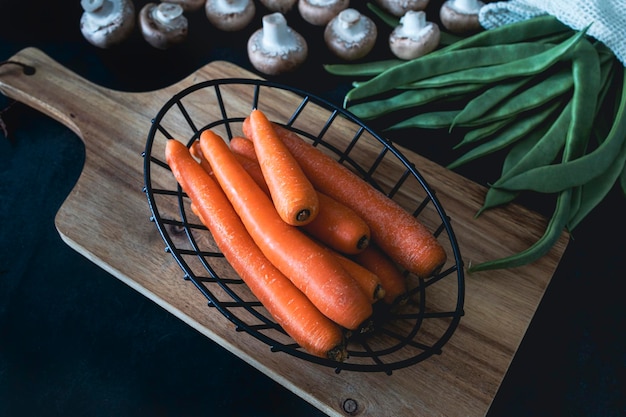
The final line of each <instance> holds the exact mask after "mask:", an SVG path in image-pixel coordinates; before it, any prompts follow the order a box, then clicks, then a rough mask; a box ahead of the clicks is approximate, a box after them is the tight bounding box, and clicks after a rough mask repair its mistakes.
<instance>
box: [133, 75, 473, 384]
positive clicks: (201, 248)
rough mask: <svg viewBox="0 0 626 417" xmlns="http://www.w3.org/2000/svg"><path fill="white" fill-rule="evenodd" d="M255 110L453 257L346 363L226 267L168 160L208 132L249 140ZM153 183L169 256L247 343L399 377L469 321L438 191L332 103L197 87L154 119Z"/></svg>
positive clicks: (286, 92)
mask: <svg viewBox="0 0 626 417" xmlns="http://www.w3.org/2000/svg"><path fill="white" fill-rule="evenodd" d="M254 108H258V109H260V110H262V111H263V112H264V113H265V114H266V116H267V117H268V118H269V119H270V120H272V121H274V122H276V123H279V124H281V125H283V126H285V127H286V128H288V129H290V130H292V131H294V132H296V133H297V134H299V135H300V136H301V137H302V138H303V139H304V140H306V141H309V143H311V144H313V145H314V146H316V147H317V148H318V149H320V150H322V151H323V152H325V153H327V154H329V155H331V156H332V157H333V158H334V159H336V160H337V161H338V162H339V163H341V164H343V165H344V166H346V167H348V168H349V169H351V170H352V171H354V172H355V173H357V174H358V175H360V176H361V177H362V178H363V179H364V180H365V181H367V182H369V183H370V184H372V185H373V186H374V187H375V188H377V189H379V190H380V191H382V192H383V193H385V194H386V195H387V196H389V198H392V199H393V200H394V201H396V202H397V203H398V204H400V205H401V206H402V207H404V208H405V209H406V210H407V211H409V212H410V213H412V214H413V215H414V216H416V217H418V219H419V220H420V221H421V222H422V223H423V224H425V225H426V226H427V227H428V228H429V229H430V230H431V231H432V232H433V234H434V235H435V236H436V237H437V239H438V240H439V242H440V243H441V244H442V245H443V246H444V248H445V250H446V252H447V254H448V260H447V263H446V264H445V265H444V266H443V268H442V269H441V270H440V271H439V272H437V273H436V274H435V275H433V276H431V277H427V278H420V277H417V276H415V275H413V274H410V273H405V275H406V280H407V283H408V286H409V293H408V295H407V298H406V299H404V300H403V302H402V303H398V304H397V305H387V304H384V303H382V302H378V303H377V304H375V306H374V315H373V318H372V326H371V329H370V331H368V332H365V333H360V334H356V335H354V336H351V337H349V338H348V341H347V343H348V345H347V348H348V354H349V357H348V358H347V359H346V360H345V361H343V362H337V361H333V360H330V359H325V358H320V357H317V356H314V355H311V354H309V353H308V352H307V351H305V350H304V349H302V348H301V347H300V346H298V345H297V344H296V343H294V341H293V340H292V339H291V338H290V337H289V336H288V335H287V334H286V333H285V332H284V331H283V330H282V328H281V327H280V326H279V325H278V324H277V323H276V321H275V320H274V319H273V318H272V316H271V315H270V314H269V313H268V312H267V311H266V310H265V308H264V307H263V306H262V305H261V303H260V302H259V301H258V300H257V299H256V298H255V297H254V295H253V294H252V293H251V292H250V290H249V289H248V287H247V285H246V284H245V283H244V282H243V281H242V280H241V278H239V276H238V275H237V274H236V273H235V271H234V270H233V269H232V267H231V266H230V264H229V263H228V262H227V261H226V259H225V258H224V256H223V255H222V253H221V252H220V250H219V248H218V247H217V245H216V244H215V242H214V241H213V239H212V236H211V233H210V232H209V231H208V230H207V229H206V227H205V226H204V225H203V224H202V223H201V222H200V220H199V219H198V218H197V217H196V216H195V215H194V214H193V212H192V211H191V208H190V201H189V198H188V197H187V195H186V194H185V193H184V192H183V191H182V189H181V188H180V186H179V185H178V183H177V182H176V180H175V178H174V176H173V175H172V173H171V171H170V170H169V167H168V166H167V164H166V163H165V162H164V159H165V144H166V143H167V141H168V140H170V139H177V140H180V141H181V142H183V143H186V144H187V145H188V146H190V145H191V144H192V143H193V142H194V141H196V140H198V139H199V136H200V133H201V132H202V131H203V130H205V129H211V130H213V131H214V132H216V133H217V134H219V135H220V136H222V138H224V140H227V141H228V140H230V139H231V138H233V137H235V136H241V135H243V132H242V123H243V121H244V119H245V118H246V117H247V116H248V115H249V114H250V112H251V111H252V109H254ZM144 180H145V189H144V190H145V193H146V196H147V199H148V204H149V207H150V210H151V213H152V215H151V217H150V219H151V220H152V221H153V222H154V223H155V224H156V226H157V229H158V231H159V233H160V234H161V237H162V238H163V240H164V242H165V246H166V251H167V252H169V253H170V254H171V255H172V256H173V257H174V258H175V260H176V262H177V263H178V264H179V265H180V267H181V268H182V270H183V276H184V279H185V280H188V281H189V282H190V285H191V284H193V285H195V286H196V288H197V289H198V290H199V291H200V292H201V293H202V294H203V295H204V296H205V297H206V299H207V301H208V303H207V304H208V307H209V308H210V309H216V310H218V311H219V312H220V313H221V314H223V315H224V316H225V317H227V318H228V319H229V320H230V321H232V322H233V323H234V328H235V330H236V331H239V332H242V335H241V337H250V336H252V337H254V338H256V339H258V340H260V341H261V342H263V343H265V344H267V345H268V349H271V350H272V351H274V352H277V354H287V355H292V356H295V357H297V358H300V359H303V360H306V361H310V362H314V363H316V364H319V365H322V366H326V367H330V368H334V370H335V372H337V373H339V372H341V371H357V372H384V373H386V374H388V375H391V374H392V372H393V371H394V370H397V369H401V368H404V367H408V366H412V365H415V364H417V363H419V362H421V361H423V360H425V359H427V358H429V357H430V356H432V355H435V354H441V353H442V349H443V346H444V345H445V344H446V342H447V341H448V340H449V339H450V337H451V336H452V335H453V333H454V331H455V329H456V328H457V326H458V324H459V322H460V319H461V317H462V315H463V302H464V295H465V287H464V285H465V284H464V275H463V265H462V260H461V255H460V251H459V247H458V244H457V241H456V238H455V235H454V232H453V229H452V226H451V221H450V219H449V218H448V216H447V215H446V213H445V210H444V208H443V207H442V206H441V204H440V203H439V201H438V200H437V197H436V195H435V192H434V191H433V190H432V189H431V188H430V187H429V185H428V184H427V182H426V180H425V179H424V178H423V177H422V175H421V174H420V173H419V172H418V170H417V168H416V167H415V166H414V164H412V163H411V162H410V161H408V160H407V159H406V158H405V157H404V155H403V154H402V153H401V152H400V151H399V150H398V149H397V148H396V147H394V145H393V144H392V143H390V142H389V141H388V140H386V139H384V138H382V137H380V136H379V135H378V134H376V133H375V132H374V131H373V130H372V129H370V128H368V127H367V126H366V125H365V124H364V123H363V122H362V121H360V120H359V119H358V118H356V117H355V116H353V115H352V114H351V113H349V112H347V111H345V110H343V109H341V108H338V107H336V106H334V105H333V104H331V103H329V102H328V101H325V100H323V99H321V98H319V97H316V96H313V95H311V94H308V93H306V92H304V91H300V90H297V89H294V88H291V87H287V86H283V85H280V84H277V83H274V82H270V81H265V80H256V79H241V78H229V79H217V80H210V81H204V82H199V83H198V84H194V85H192V86H190V87H188V88H186V89H184V90H183V91H181V92H179V93H178V94H176V95H175V96H173V97H172V98H171V99H170V100H169V101H168V102H167V103H165V105H164V106H163V107H162V108H161V110H160V111H159V112H158V114H157V115H156V116H155V118H154V119H153V121H152V125H151V127H150V131H149V134H148V138H147V143H146V147H145V153H144ZM363 204H367V201H363ZM168 256H169V255H168ZM174 278H175V277H172V279H174Z"/></svg>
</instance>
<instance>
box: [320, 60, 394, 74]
mask: <svg viewBox="0 0 626 417" xmlns="http://www.w3.org/2000/svg"><path fill="white" fill-rule="evenodd" d="M404 62H405V61H403V60H400V59H383V60H380V61H371V62H364V63H359V64H325V65H324V69H325V70H326V71H327V72H328V73H329V74H333V75H341V76H352V77H373V76H376V75H378V74H380V73H382V72H384V71H386V70H388V69H390V68H393V67H395V66H396V65H399V64H402V63H404Z"/></svg>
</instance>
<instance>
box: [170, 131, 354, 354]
mask: <svg viewBox="0 0 626 417" xmlns="http://www.w3.org/2000/svg"><path fill="white" fill-rule="evenodd" d="M165 153H166V161H167V163H168V164H169V166H170V168H171V170H172V172H173V174H174V176H175V177H176V179H177V181H178V182H179V183H180V184H181V187H182V188H183V190H184V191H185V192H186V193H187V195H188V196H189V197H190V199H191V201H192V208H193V209H194V210H195V212H196V213H197V215H198V217H199V218H200V220H201V221H202V223H203V224H204V225H205V226H206V227H207V228H208V229H209V231H210V232H211V234H212V235H213V238H214V240H215V242H216V244H217V245H218V247H219V248H220V250H221V251H222V253H223V254H224V256H225V257H226V259H227V260H228V261H229V262H230V264H231V265H232V267H233V269H234V270H235V272H237V274H238V275H239V276H240V277H241V279H242V280H243V281H244V282H245V283H246V285H247V286H248V287H249V288H250V290H251V291H252V293H253V294H254V295H255V296H256V297H257V299H258V300H259V301H260V302H261V303H262V304H263V305H264V306H265V308H266V309H267V311H268V312H269V313H270V314H271V315H272V317H274V319H275V320H276V322H277V323H278V324H279V325H280V326H282V328H283V329H284V330H285V332H287V334H289V335H290V336H291V337H292V338H293V340H294V341H295V342H296V343H298V344H299V345H300V346H302V347H303V348H304V349H305V350H306V351H308V352H309V353H311V354H313V355H316V356H320V357H328V358H330V359H333V360H338V361H342V360H344V359H345V358H346V355H347V353H346V349H345V342H344V336H343V331H342V330H341V329H340V327H339V326H338V325H337V324H335V323H334V322H332V321H331V320H330V319H328V318H327V317H326V316H324V315H323V314H322V313H321V312H320V311H319V310H318V309H317V308H316V307H315V306H314V305H313V304H312V303H311V302H310V301H309V299H308V298H306V296H305V295H304V294H303V293H302V292H301V291H300V290H298V289H297V288H296V287H295V286H294V285H293V283H292V282H291V281H290V280H289V279H288V278H287V277H285V275H284V274H282V273H281V272H280V271H278V269H276V268H275V267H274V266H273V265H272V264H271V263H270V262H269V260H268V259H267V258H266V257H265V255H263V253H262V252H261V250H260V249H259V248H258V246H257V245H256V244H255V243H254V241H253V240H252V238H251V237H250V235H249V234H248V232H247V231H246V229H245V227H244V225H243V223H242V222H241V220H240V219H239V216H238V215H237V213H236V212H235V210H234V209H233V208H232V205H231V204H230V202H229V201H228V199H227V198H226V195H225V194H224V193H223V191H222V190H221V188H220V187H219V185H218V183H217V182H216V181H215V180H214V179H213V178H212V177H211V176H210V175H209V174H208V173H207V172H206V171H205V170H204V169H203V168H202V167H201V166H200V165H199V164H198V163H197V162H196V161H195V160H194V159H193V157H192V156H191V154H190V152H189V151H188V150H187V147H186V146H185V145H183V144H182V143H181V142H179V141H177V140H174V139H172V140H169V141H168V142H167V145H166V148H165Z"/></svg>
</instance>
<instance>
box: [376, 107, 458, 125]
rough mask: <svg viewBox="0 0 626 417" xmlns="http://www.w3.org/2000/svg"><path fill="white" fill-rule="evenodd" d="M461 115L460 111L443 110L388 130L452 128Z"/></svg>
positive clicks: (424, 114) (400, 123)
mask: <svg viewBox="0 0 626 417" xmlns="http://www.w3.org/2000/svg"><path fill="white" fill-rule="evenodd" d="M458 113H459V110H441V111H432V112H427V113H420V114H418V115H415V116H412V117H409V118H407V119H405V120H403V121H401V122H398V123H395V124H394V125H392V126H390V127H388V128H387V130H398V129H407V128H421V129H442V128H445V127H448V126H450V123H452V120H453V119H454V117H456V115H457V114H458Z"/></svg>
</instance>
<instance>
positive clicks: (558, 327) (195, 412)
mask: <svg viewBox="0 0 626 417" xmlns="http://www.w3.org/2000/svg"><path fill="white" fill-rule="evenodd" d="M352 3H353V4H354V3H359V6H358V8H361V9H364V8H363V7H362V5H361V3H360V2H355V1H353V2H352ZM439 3H440V2H439ZM143 4H145V1H136V2H135V5H136V7H137V9H139V8H140V7H141V6H142V5H143ZM437 4H438V2H436V1H433V2H431V7H430V10H432V9H434V8H435V7H436V6H437ZM81 12H82V10H81V7H80V2H79V0H75V1H72V2H56V1H43V0H32V1H31V2H23V1H17V0H12V1H9V0H0V61H2V60H6V59H8V58H9V57H10V56H12V55H13V54H15V53H16V52H18V51H19V50H21V49H22V48H24V47H27V46H36V47H38V48H40V49H42V50H43V51H44V52H46V53H47V54H48V55H50V56H51V57H52V58H54V59H55V60H57V61H59V62H60V63H61V64H63V65H64V66H66V67H68V68H70V69H71V70H72V71H74V72H76V73H78V74H80V75H82V76H84V77H85V78H87V79H89V80H90V81H92V82H95V83H97V84H100V85H103V86H106V87H110V88H114V89H119V90H124V91H149V90H152V89H157V88H161V87H165V86H168V85H171V84H173V83H175V82H177V81H178V80H180V79H181V78H183V77H185V76H187V75H189V74H190V73H192V72H193V71H195V70H196V69H198V68H199V67H201V66H202V65H205V64H206V63H208V62H211V61H213V60H216V59H223V60H228V61H231V62H234V63H236V64H238V65H240V66H242V67H244V68H247V69H252V68H251V67H250V64H249V62H248V60H247V55H246V53H245V43H246V41H247V38H248V37H249V35H250V34H251V33H252V31H253V30H254V29H256V28H257V27H258V26H259V24H260V23H259V22H260V20H259V19H260V16H261V15H262V14H263V13H264V12H265V10H264V9H263V8H262V7H260V6H259V10H258V12H257V14H258V16H257V17H258V18H257V19H256V20H255V23H253V24H252V26H251V27H249V28H247V29H245V30H243V31H241V32H238V33H233V34H224V33H221V32H218V31H216V30H214V29H213V28H211V27H210V26H209V24H208V21H207V20H206V18H205V17H204V15H203V12H202V11H199V12H194V13H192V14H188V18H189V24H190V28H189V38H188V39H187V41H186V42H185V43H184V44H182V45H179V46H177V47H175V48H172V49H170V50H168V51H158V50H155V49H153V48H152V47H150V46H148V45H147V44H146V43H145V42H144V41H143V39H142V38H141V35H140V33H139V31H138V30H136V31H135V32H134V33H133V36H131V38H130V39H128V40H127V41H126V42H125V43H124V44H122V45H120V46H118V47H115V48H113V49H110V50H100V49H98V48H96V47H94V46H92V45H90V44H88V43H87V42H86V41H85V40H84V39H83V38H82V35H81V33H80V30H79V19H80V15H81ZM287 17H288V21H289V22H290V25H292V26H293V27H294V28H296V29H297V30H298V31H299V32H301V33H302V34H303V35H305V37H306V38H307V40H308V42H309V46H310V55H309V59H308V61H307V64H306V71H307V73H306V76H305V75H304V69H302V70H300V71H297V72H296V73H294V74H291V75H287V76H281V77H277V78H276V79H277V80H279V81H281V82H284V83H287V84H291V85H294V86H296V87H300V88H304V89H306V90H308V91H310V92H312V93H313V94H316V95H320V96H322V97H324V98H327V99H329V100H331V101H333V102H335V103H336V104H340V103H341V100H342V98H343V95H344V94H345V92H346V91H347V89H348V88H349V82H350V81H351V80H348V79H342V78H339V77H333V76H330V75H328V74H326V73H325V72H324V70H323V68H322V66H321V64H324V63H329V62H334V59H333V57H332V56H330V54H329V53H328V52H327V51H326V50H325V48H324V46H323V44H322V42H321V39H322V38H321V29H319V28H312V27H310V26H309V25H307V24H305V23H304V22H302V21H301V19H299V16H297V14H296V13H291V14H289V15H288V16H287ZM433 20H435V19H433ZM377 23H378V24H379V28H380V29H381V33H383V35H382V36H380V37H379V45H378V46H377V49H376V50H375V51H374V52H373V53H372V54H371V55H370V56H369V57H368V59H376V58H380V57H389V55H388V51H387V49H386V45H385V43H384V34H386V33H388V32H387V31H386V28H385V26H384V25H383V24H382V23H381V22H380V21H378V22H377ZM0 111H2V113H1V116H2V118H3V120H4V121H5V123H6V125H7V127H8V131H9V136H8V137H6V138H5V137H4V136H2V135H1V134H0V416H2V417H4V416H6V417H13V416H15V417H17V416H79V415H80V416H84V415H89V416H92V417H96V416H112V415H115V416H119V417H126V416H128V417H136V416H137V417H138V416H200V415H203V416H205V415H210V416H319V415H321V413H320V412H319V411H317V410H316V409H315V408H314V407H312V406H310V405H309V404H307V403H306V402H304V401H303V400H301V399H300V398H298V397H297V396H295V395H293V394H292V393H290V392H289V391H288V390H286V389H285V388H283V387H281V386H280V385H278V384H276V383H275V382H273V381H272V380H271V379H269V378H267V377H266V376H264V375H263V374H261V373H259V372H258V371H257V370H255V369H253V368H252V367H250V366H249V365H247V364H245V363H244V362H243V361H241V360H240V359H238V358H236V357H235V356H233V355H232V354H230V353H229V352H227V351H226V350H224V349H223V348H221V347H219V346H217V345H215V344H214V343H213V342H211V341H210V340H208V339H207V338H205V337H204V336H202V335H200V334H199V333H197V332H196V331H195V330H193V329H191V328H190V327H188V326H187V325H186V324H184V323H183V322H181V321H179V320H178V319H177V318H175V317H173V316H172V315H171V314H169V313H168V312H166V311H164V310H163V309H161V308H160V307H158V306H156V305H155V304H154V303H152V302H151V301H149V300H147V299H146V298H144V297H143V296H142V295H140V294H138V293H137V292H135V291H134V290H132V289H130V288H129V287H127V286H126V285H125V284H123V283H121V282H119V281H118V280H117V279H115V278H114V277H113V276H111V275H109V274H108V273H106V272H104V271H103V270H101V269H100V268H99V267H97V266H95V265H93V264H92V263H91V262H90V261H88V260H86V259H85V258H83V257H82V256H81V255H79V254H78V253H76V252H74V251H73V250H72V249H70V248H69V247H67V246H66V245H65V244H64V243H63V242H62V241H61V239H60V237H59V236H58V234H57V232H56V230H55V228H54V216H55V213H56V211H57V210H58V208H59V207H60V205H61V204H62V202H63V200H64V198H65V197H66V196H67V194H68V193H69V191H70V190H71V188H72V187H73V185H74V184H75V182H76V180H77V179H78V176H79V175H80V172H81V169H82V164H83V161H84V147H83V144H82V142H81V141H80V139H79V138H78V137H77V136H76V135H74V134H73V133H72V132H71V131H70V130H69V129H67V128H65V127H64V126H63V125H61V124H59V123H58V122H56V121H54V120H52V119H50V118H48V117H46V116H44V115H42V114H40V113H38V112H36V111H34V110H32V109H30V108H28V107H26V106H24V105H22V104H20V103H14V102H12V101H11V100H9V99H7V98H6V97H3V96H0ZM391 138H392V139H397V140H398V141H399V142H401V143H403V144H404V145H407V146H409V147H411V148H412V149H414V150H416V151H418V152H420V153H421V154H423V155H425V156H427V157H429V158H431V159H433V160H434V161H436V162H439V163H441V164H446V163H448V162H450V161H451V160H452V159H453V157H454V154H453V153H452V152H451V151H450V148H451V144H452V143H453V142H452V141H451V140H450V138H448V137H444V136H439V137H438V136H437V135H434V134H433V135H427V136H424V135H419V137H418V138H417V139H416V138H414V134H413V133H411V134H408V135H407V134H404V135H403V134H398V136H397V137H391ZM497 170H498V165H497V161H496V160H486V161H483V162H478V163H476V164H470V165H469V166H467V167H466V168H464V169H463V170H462V171H459V172H461V173H462V174H463V175H466V176H468V177H469V178H472V179H474V180H475V181H477V182H479V183H482V184H487V183H488V182H489V180H490V179H493V175H494V174H495V173H496V172H497ZM546 201H548V202H546ZM525 203H527V204H529V205H530V206H531V207H532V208H534V209H536V210H539V211H543V212H545V213H546V214H548V213H549V210H550V203H549V200H544V199H534V198H529V199H528V201H526V202H525ZM625 208H626V204H625V201H624V197H623V195H621V194H620V193H619V190H617V189H615V190H613V192H612V193H611V195H610V196H609V197H608V198H607V200H606V201H605V202H604V203H603V204H602V205H601V206H600V207H599V208H598V209H596V211H594V212H593V213H592V214H591V215H590V216H589V217H588V218H587V220H586V221H585V222H584V223H583V224H581V225H580V226H579V228H578V229H577V230H576V233H575V234H574V236H573V239H572V242H571V243H570V245H569V246H568V248H567V251H566V252H565V255H564V257H563V260H562V262H561V264H560V266H559V267H558V269H557V271H556V274H555V276H554V278H553V280H552V282H551V283H550V286H549V288H548V290H547V292H546V295H545V297H544V299H543V301H542V302H541V305H540V307H539V309H538V311H537V313H536V316H535V318H534V319H533V321H532V323H531V326H530V328H529V330H528V332H527V334H526V336H525V338H524V340H523V342H522V344H521V346H520V349H519V351H518V353H517V355H516V356H515V358H514V360H513V363H512V365H511V367H510V370H509V372H508V373H507V375H506V377H505V379H504V382H503V384H502V386H501V388H500V391H499V392H498V394H497V396H496V398H495V401H494V404H493V406H492V407H491V410H490V411H489V414H488V416H489V417H501V416H504V417H512V416H551V417H554V416H589V417H616V416H625V415H626V405H625V395H624V394H625V391H624V382H625V381H626V376H625V371H626V343H625V342H624V337H623V335H624V330H625V328H626V326H625V311H626V308H625V306H624V304H625V303H624V301H623V291H622V287H623V285H622V281H623V280H624V278H625V275H626V274H625V273H624V261H625V259H624V257H625V255H626V251H625V245H624V236H625V235H626V221H625V220H624V211H625ZM416 383H419V381H416ZM381 417H382V416H381Z"/></svg>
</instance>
